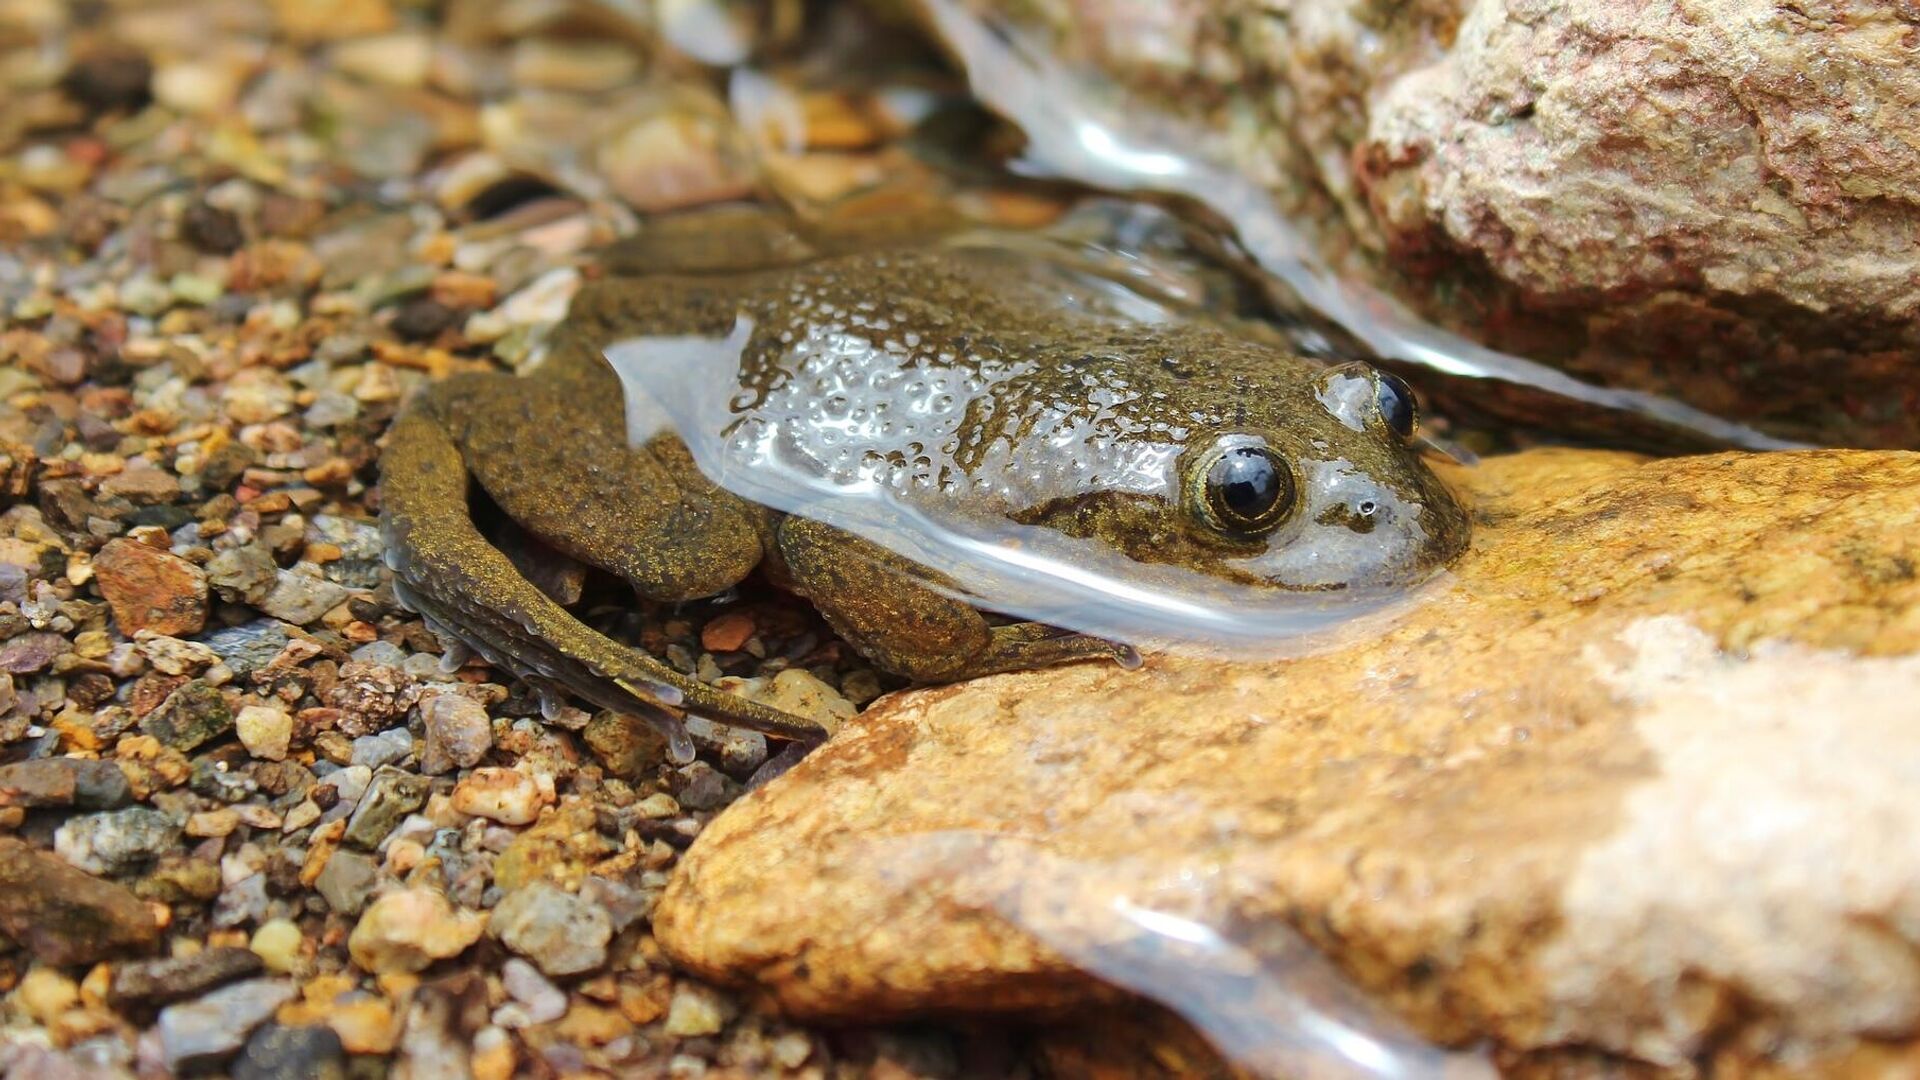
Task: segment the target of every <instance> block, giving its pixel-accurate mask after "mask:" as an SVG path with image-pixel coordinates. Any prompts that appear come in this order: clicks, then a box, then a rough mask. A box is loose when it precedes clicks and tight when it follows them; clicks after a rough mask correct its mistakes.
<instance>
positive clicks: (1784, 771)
mask: <svg viewBox="0 0 1920 1080" xmlns="http://www.w3.org/2000/svg"><path fill="white" fill-rule="evenodd" d="M1450 475H1451V476H1453V477H1454V479H1455V480H1456V481H1457V482H1458V483H1460V484H1462V485H1465V486H1466V487H1467V488H1468V489H1469V495H1470V497H1471V501H1472V504H1473V506H1474V510H1475V517H1476V532H1475V537H1474V542H1473V546H1472V548H1471V550H1470V551H1469V552H1468V553H1467V554H1466V555H1465V556H1463V557H1462V559H1461V560H1460V562H1459V563H1458V564H1457V565H1456V566H1455V567H1454V568H1453V571H1452V573H1451V575H1450V577H1449V578H1448V579H1446V580H1444V581H1442V582H1439V583H1437V586H1436V587H1435V588H1433V589H1431V590H1429V591H1428V592H1427V593H1425V594H1424V595H1423V596H1421V597H1419V598H1418V599H1417V600H1416V601H1415V602H1413V603H1412V604H1410V605H1409V606H1408V608H1407V609H1406V610H1405V611H1403V612H1400V613H1397V614H1395V615H1390V616H1388V617H1384V618H1381V619H1377V620H1372V621H1369V622H1367V623H1365V624H1351V625H1349V626H1347V627H1344V628H1342V629H1341V630H1340V631H1338V632H1337V633H1335V634H1334V635H1333V636H1332V637H1331V639H1330V640H1328V641H1326V642H1324V643H1322V647H1321V648H1319V649H1317V650H1313V651H1311V652H1309V653H1308V654H1306V655H1299V656H1297V657H1296V658H1293V659H1288V660H1279V661H1273V662H1268V663H1227V662H1223V661H1217V660H1210V659H1206V658H1202V657H1175V656H1162V657H1155V658H1152V659H1151V660H1150V661H1149V663H1148V664H1147V666H1146V667H1145V668H1144V669H1143V670H1141V671H1137V672H1127V671H1123V670H1121V669H1119V668H1117V667H1112V666H1107V665H1099V664H1084V665H1074V666H1070V667H1060V668H1054V669H1050V670H1045V671H1036V672H1028V673H1023V674H1018V675H1012V676H1006V677H994V678H988V679H981V680H976V681H974V682H971V683H968V684H965V685H963V686H957V687H948V688H942V689H937V690H930V691H925V692H920V693H911V694H905V695H900V696H898V697H897V698H894V699H890V700H889V701H887V702H885V703H882V704H881V705H879V706H876V708H875V709H874V710H871V711H869V712H868V713H866V714H864V715H862V716H860V717H858V718H856V719H855V720H853V721H850V722H849V723H848V725H847V727H846V729H844V730H843V731H842V732H841V733H840V734H839V735H837V736H836V737H835V739H834V740H833V741H832V742H831V743H829V744H827V745H826V746H824V747H822V748H820V749H819V750H816V751H815V752H814V753H813V754H812V755H810V756H809V757H807V758H806V759H805V760H804V761H802V762H801V763H800V764H798V765H796V766H795V767H794V768H793V770H792V771H791V772H790V773H788V774H787V775H786V776H785V777H783V778H781V779H780V780H777V781H775V782H773V783H772V784H770V785H768V786H767V787H766V788H764V789H762V790H761V791H759V792H757V793H756V794H755V795H754V796H753V797H751V798H748V799H746V800H743V801H741V802H739V803H737V804H735V805H734V807H732V808H731V809H730V810H729V812H728V813H726V814H724V815H721V816H719V817H718V818H716V819H715V820H714V821H713V822H712V823H711V824H710V825H708V827H707V828H706V830H705V831H704V832H703V834H702V835H701V837H700V839H699V840H698V841H697V842H696V843H695V844H694V845H693V847H692V848H691V850H689V851H688V852H687V853H686V854H685V855H684V856H683V858H682V860H681V862H680V864H679V866H678V868H677V870H676V872H675V874H674V877H673V878H672V881H671V883H670V885H669V887H668V889H667V891H666V894H665V896H664V897H663V899H662V901H661V903H660V906H659V908H658V910H657V911H656V913H655V917H654V924H653V928H654V932H655V934H656V935H657V937H658V940H659V942H660V943H661V945H662V946H663V947H664V948H665V949H666V950H667V951H668V953H669V954H670V955H671V956H673V957H674V958H676V959H677V960H679V961H680V962H682V963H684V964H686V965H688V966H689V967H690V968H691V969H692V970H694V971H696V972H699V973H703V974H705V975H708V976H710V977H713V978H716V979H722V980H727V981H732V982H750V983H755V984H757V989H758V990H759V991H760V992H761V993H763V994H765V995H766V996H768V997H769V998H771V999H772V1000H773V1001H774V1002H776V1003H778V1004H779V1005H780V1006H782V1007H784V1008H785V1009H787V1010H789V1011H792V1012H795V1013H798V1014H802V1015H806V1016H812V1017H820V1018H834V1019H839V1020H853V1019H855V1018H858V1019H859V1020H860V1021H861V1022H870V1021H872V1020H873V1019H874V1018H875V1017H877V1016H887V1015H893V1016H898V1015H903V1014H927V1013H933V1012H954V1011H959V1012H968V1011H971V1012H1008V1011H1016V1012H1017V1011H1024V1010H1028V1009H1032V1008H1040V1007H1045V1008H1049V1009H1052V1008H1064V1007H1072V1006H1076V1005H1084V1004H1089V1003H1093V1002H1097V1001H1100V1000H1103V999H1104V998H1105V995H1106V994H1108V993H1109V991H1108V989H1107V988H1106V985H1105V984H1104V983H1102V982H1101V981H1100V980H1099V979H1096V978H1095V977H1093V976H1090V975H1086V974H1083V973H1082V972H1081V971H1080V970H1079V969H1078V968H1077V967H1076V964H1075V961H1076V960H1077V961H1079V962H1080V963H1085V964H1089V965H1094V966H1096V967H1098V968H1099V969H1100V970H1101V971H1102V972H1103V973H1104V974H1105V975H1106V976H1107V977H1109V978H1113V979H1116V980H1119V981H1121V982H1123V983H1126V984H1128V985H1130V986H1132V987H1133V988H1134V989H1136V990H1139V991H1142V992H1145V993H1149V994H1151V993H1154V992H1156V991H1158V992H1160V993H1162V994H1166V995H1168V1004H1171V1005H1173V1006H1175V1007H1187V1008H1189V1009H1199V1010H1202V1015H1207V1016H1211V1017H1213V1018H1216V1019H1221V1020H1222V1021H1223V1022H1233V1021H1234V1020H1235V1018H1236V1016H1237V1018H1238V1020H1239V1021H1242V1022H1245V1023H1248V1024H1255V1025H1256V1026H1257V1025H1259V1024H1267V1025H1271V1024H1272V1023H1274V1022H1276V1021H1275V1018H1274V1015H1273V1014H1272V1013H1270V1012H1262V1011H1260V1010H1258V1009H1257V1008H1256V1009H1254V1011H1253V1012H1251V1013H1246V1012H1242V1013H1238V1014H1235V1013H1234V1012H1233V1008H1229V1006H1233V1003H1235V1002H1242V1001H1244V1002H1246V1003H1247V1007H1248V1008H1252V1007H1253V1006H1254V1005H1255V1004H1257V995H1253V994H1252V991H1251V990H1250V989H1249V987H1248V983H1247V981H1246V979H1245V977H1244V972H1243V971H1239V970H1218V971H1216V970H1212V969H1210V968H1209V967H1208V966H1207V965H1206V963H1205V962H1204V961H1205V959H1206V955H1208V954H1206V953H1204V952H1200V951H1196V948H1195V947H1193V946H1187V945H1182V944H1181V943H1180V942H1179V941H1178V940H1177V939H1175V938H1171V937H1167V936H1163V935H1162V934H1159V933H1156V932H1155V931H1154V929H1153V928H1154V926H1155V925H1158V924H1168V925H1175V926H1178V925H1191V922H1198V923H1199V924H1200V925H1202V926H1204V927H1208V928H1212V929H1213V930H1215V931H1216V932H1218V933H1221V934H1223V935H1225V936H1226V938H1227V940H1226V942H1225V944H1226V945H1227V946H1231V947H1232V950H1231V951H1233V952H1234V954H1235V955H1239V956H1243V957H1246V958H1247V960H1248V961H1252V960H1265V961H1272V962H1275V963H1278V962H1280V961H1285V962H1286V965H1287V966H1285V967H1276V968H1275V970H1279V971H1285V970H1300V971H1309V972H1310V971H1311V970H1312V969H1311V966H1310V965H1309V966H1307V967H1302V966H1301V963H1300V959H1301V958H1300V956H1299V951H1300V950H1299V949H1298V947H1297V945H1296V946H1294V947H1292V948H1291V949H1290V948H1289V946H1288V945H1287V943H1288V942H1290V941H1291V942H1298V940H1299V939H1298V938H1297V937H1295V936H1294V932H1295V929H1296V928H1297V930H1298V931H1300V932H1302V933H1304V934H1305V935H1306V936H1307V937H1308V939H1309V940H1310V941H1311V943H1312V944H1313V945H1314V946H1316V947H1318V948H1319V949H1322V950H1325V952H1326V954H1327V956H1328V958H1329V959H1330V960H1331V961H1332V962H1333V964H1334V965H1335V966H1336V967H1337V968H1338V969H1339V970H1340V971H1343V972H1345V973H1346V974H1347V975H1348V976H1349V977H1351V978H1353V979H1355V980H1357V981H1358V983H1359V984H1360V985H1361V986H1362V987H1363V988H1364V989H1366V990H1367V991H1369V992H1370V993H1371V994H1372V995H1373V996H1375V997H1376V998H1377V999H1379V1000H1380V1001H1382V1002H1384V1003H1385V1004H1387V1005H1389V1006H1390V1007H1391V1008H1392V1009H1393V1010H1394V1012H1395V1013H1397V1014H1398V1015H1399V1016H1400V1017H1401V1018H1402V1019H1404V1020H1405V1021H1407V1022H1409V1023H1411V1024H1412V1025H1413V1026H1414V1027H1415V1028H1416V1029H1417V1030H1418V1031H1419V1032H1420V1033H1422V1034H1424V1035H1425V1036H1427V1037H1430V1038H1436V1039H1439V1040H1442V1041H1444V1042H1447V1043H1452V1044H1464V1043H1473V1042H1477V1041H1481V1040H1485V1041H1486V1042H1487V1043H1488V1044H1490V1046H1491V1047H1492V1048H1494V1049H1496V1050H1498V1051H1499V1052H1500V1053H1501V1054H1503V1055H1505V1054H1516V1055H1525V1056H1526V1058H1527V1060H1529V1061H1532V1062H1535V1063H1536V1064H1539V1065H1540V1066H1541V1067H1542V1068H1543V1069H1546V1070H1548V1071H1551V1069H1552V1068H1554V1067H1560V1068H1574V1067H1576V1066H1577V1064H1578V1062H1580V1061H1583V1060H1584V1061H1590V1060H1591V1059H1590V1058H1583V1057H1582V1056H1581V1055H1584V1054H1589V1053H1591V1052H1594V1051H1599V1052H1603V1053H1606V1054H1610V1055H1617V1056H1618V1057H1619V1058H1620V1059H1621V1060H1623V1061H1626V1062H1634V1063H1643V1064H1645V1065H1648V1066H1654V1067H1660V1068H1682V1067H1685V1064H1686V1063H1687V1062H1688V1061H1690V1060H1692V1059H1693V1056H1694V1055H1696V1054H1701V1053H1706V1052H1709V1051H1710V1050H1716V1049H1717V1050H1718V1051H1719V1052H1724V1053H1726V1054H1728V1055H1729V1059H1728V1061H1729V1062H1730V1061H1732V1060H1734V1059H1738V1060H1741V1061H1746V1062H1748V1064H1749V1065H1754V1066H1757V1065H1758V1064H1759V1063H1760V1061H1762V1060H1765V1059H1769V1058H1770V1056H1771V1055H1775V1054H1780V1055H1788V1056H1790V1055H1792V1054H1794V1053H1796V1052H1797V1051H1795V1050H1794V1049H1792V1048H1793V1047H1810V1046H1822V1047H1829V1048H1832V1047H1846V1046H1850V1045H1860V1043H1859V1041H1860V1040H1866V1039H1875V1038H1879V1037H1880V1036H1881V1034H1882V1033H1888V1032H1907V1031H1910V1030H1912V1026H1913V1025H1914V1024H1916V1023H1920V995H1915V994H1914V993H1912V992H1911V991H1910V987H1911V986H1913V985H1914V983H1913V982H1912V981H1911V979H1910V978H1909V977H1908V975H1907V974H1899V975H1893V974H1890V973H1893V972H1900V973H1910V972H1911V971H1912V970H1913V969H1912V966H1911V964H1912V961H1911V957H1912V956H1913V950H1914V946H1915V939H1916V938H1920V932H1917V931H1916V930H1915V929H1913V928H1914V927H1916V926H1920V922H1916V921H1915V918H1914V915H1915V909H1914V907H1913V905H1914V903H1915V900H1914V898H1915V897H1920V854H1916V853H1915V852H1914V850H1913V849H1912V848H1911V845H1908V844H1906V843H1905V842H1904V840H1903V839H1902V838H1903V837H1906V836H1910V835H1912V833H1913V832H1914V831H1915V829H1916V828H1920V802H1916V801H1915V800H1914V799H1913V798H1912V795H1911V792H1912V784H1911V778H1912V777H1913V776H1915V775H1920V727H1916V726H1915V725H1914V724H1913V723H1912V718H1913V715H1914V714H1913V705H1912V702H1913V700H1914V699H1915V697H1916V695H1920V656H1915V655H1914V654H1915V653H1916V651H1920V576H1917V575H1916V573H1915V571H1914V569H1913V568H1914V567H1915V566H1916V565H1920V528H1917V526H1920V456H1913V455H1901V454H1887V453H1861V452H1840V451H1835V452H1820V453H1805V454H1778V455H1720V456H1711V457H1694V458H1679V459H1671V460H1662V461H1645V460H1641V459H1637V458H1634V457H1631V456H1629V455H1619V454H1603V453H1594V452H1576V451H1535V452H1530V453H1525V454H1519V455H1514V456H1511V457H1506V458H1497V459H1492V460H1489V461H1487V462H1485V463H1484V464H1482V465H1481V466H1479V467H1477V468H1474V469H1461V470H1452V471H1451V473H1450ZM1130 913H1138V916H1137V917H1135V915H1134V914H1130ZM1154 913H1159V915H1158V916H1154ZM1149 916H1154V917H1149ZM1170 920H1171V922H1169V921H1170ZM1180 920H1190V921H1191V922H1187V923H1181V922H1180ZM1863 926H1872V927H1873V928H1874V929H1873V931H1872V932H1871V933H1868V934H1863V933H1861V929H1860V928H1861V927H1863ZM1240 950H1245V952H1240ZM1215 951H1216V952H1217V951H1218V950H1217V949H1216V950H1215ZM1156 957H1157V958H1158V959H1156ZM1169 958H1170V959H1169ZM1235 963H1240V961H1235ZM1169 964H1172V965H1177V967H1175V968H1170V967H1169ZM1175 970H1177V971H1178V973H1179V978H1178V979H1177V980H1175V979H1171V978H1170V975H1171V974H1172V972H1173V971H1175ZM1276 985H1277V987H1278V990H1277V992H1280V993H1285V992H1287V988H1288V984H1287V983H1286V982H1285V981H1284V979H1282V980H1280V981H1279V982H1278V983H1277V984H1276ZM1182 986H1184V987H1187V988H1189V990H1188V991H1185V992H1183V991H1182V990H1181V989H1180V988H1181V987H1182ZM1235 987H1238V989H1233V988H1235ZM1209 995H1211V996H1209ZM1736 1001H1737V1002H1739V1007H1738V1008H1730V1007H1723V1006H1727V1005H1729V1004H1730V1003H1732V1002H1736ZM1716 1003H1718V1004H1716ZM1233 1007H1239V1006H1233ZM1223 1009H1224V1010H1226V1015H1225V1016H1224V1017H1223V1016H1222V1012H1221V1010H1223ZM1762 1033H1764V1034H1762ZM1901 1037H1902V1038H1905V1036H1901Z"/></svg>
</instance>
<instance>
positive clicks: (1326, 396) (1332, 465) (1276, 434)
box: [1027, 350, 1468, 592]
mask: <svg viewBox="0 0 1920 1080" xmlns="http://www.w3.org/2000/svg"><path fill="white" fill-rule="evenodd" d="M1263 351H1264V350H1263ZM1177 368H1178V365H1177V363H1169V364H1168V365H1166V370H1172V371H1174V372H1175V374H1174V377H1173V381H1172V382H1159V384H1158V396H1159V397H1160V398H1161V404H1160V406H1159V407H1158V408H1156V410H1155V412H1156V414H1157V415H1160V416H1170V415H1171V416H1180V417H1186V418H1191V419H1192V420H1193V421H1194V423H1193V424H1192V425H1191V426H1190V427H1185V426H1181V425H1175V427H1174V428H1173V429H1172V430H1173V431H1174V432H1175V433H1176V435H1177V444H1176V445H1171V446H1168V447H1167V451H1168V454H1167V458H1166V459H1165V460H1166V464H1165V465H1164V467H1163V468H1162V469H1161V470H1160V475H1159V476H1158V477H1157V478H1156V480H1155V482H1153V483H1151V484H1148V485H1141V486H1132V487H1131V490H1126V491H1118V490H1112V489H1108V490H1105V491H1083V493H1082V495H1081V497H1079V498H1076V499H1072V500H1062V501H1059V502H1053V503H1051V504H1050V505H1049V506H1047V507H1045V508H1044V509H1040V511H1039V512H1038V513H1034V514H1032V515H1030V516H1028V518H1027V520H1028V521H1029V522H1030V523H1031V524H1034V525H1039V526H1041V527H1043V528H1049V529H1053V530H1056V531H1059V532H1062V533H1066V534H1069V535H1073V536H1078V537H1081V538H1083V539H1091V540H1097V541H1099V542H1101V543H1102V544H1104V545H1106V546H1109V547H1112V548H1117V549H1119V550H1120V551H1122V552H1124V553H1125V554H1126V555H1127V556H1128V557H1129V558H1131V559H1132V560H1134V561H1136V562H1139V563H1146V564H1157V565H1161V566H1173V567H1180V568H1184V569H1186V570H1192V571H1199V572H1201V573H1203V574H1205V575H1207V576H1209V577H1212V578H1215V579H1222V580H1226V581H1232V582H1236V583H1239V584H1243V585H1251V586H1255V587H1258V588H1261V589H1278V590H1284V591H1290V592H1318V591H1324V590H1344V589H1391V588H1394V587H1398V586H1406V585H1411V584H1415V583H1417V582H1419V581H1421V580H1423V579H1425V578H1426V577H1428V576H1429V575H1431V574H1432V572H1433V571H1435V570H1437V569H1439V568H1440V567H1442V566H1444V565H1446V564H1447V563H1448V562H1450V561H1452V559H1453V558H1454V557H1456V556H1457V555H1458V554H1459V553H1460V552H1461V550H1462V549H1463V548H1464V547H1465V544H1466V540H1467V535H1468V526H1467V517H1466V513H1465V511H1464V510H1463V509H1462V508H1461V506H1460V504H1459V503H1458V502H1457V501H1456V499H1455V498H1454V496H1453V495H1452V493H1451V492H1449V491H1448V490H1447V489H1446V487H1445V486H1444V485H1443V484H1441V482H1440V480H1439V479H1438V478H1437V477H1436V476H1435V475H1434V474H1433V472H1432V471H1431V470H1429V469H1428V467H1427V465H1426V464H1425V462H1424V461H1423V460H1422V458H1421V450H1420V448H1419V447H1418V445H1417V444H1416V441H1415V434H1416V422H1417V421H1416V416H1415V405H1414V396H1413V392H1412V391H1411V390H1410V389H1409V388H1408V387H1407V384H1406V383H1404V382H1403V381H1401V380H1400V379H1399V378H1398V377H1396V376H1394V375H1392V374H1389V373H1387V372H1384V371H1380V370H1378V369H1376V368H1373V367H1371V366H1369V365H1367V364H1363V363H1348V364H1340V365H1337V366H1334V367H1330V368H1324V369H1315V368H1312V367H1309V366H1307V365H1306V363H1305V362H1304V361H1300V360H1298V359H1297V358H1293V357H1286V358H1284V360H1282V359H1279V358H1275V357H1273V356H1272V354H1271V353H1268V357H1267V363H1265V364H1249V365H1245V366H1241V365H1231V366H1230V370H1228V371H1226V372H1219V371H1218V370H1217V369H1216V370H1215V371H1210V372H1208V373H1207V375H1208V376H1211V377H1199V376H1197V377H1196V378H1195V379H1194V380H1193V381H1192V382H1189V383H1186V384H1184V385H1183V383H1182V380H1181V378H1180V376H1179V375H1178V373H1177ZM1036 509H1039V508H1036Z"/></svg>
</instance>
